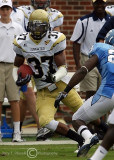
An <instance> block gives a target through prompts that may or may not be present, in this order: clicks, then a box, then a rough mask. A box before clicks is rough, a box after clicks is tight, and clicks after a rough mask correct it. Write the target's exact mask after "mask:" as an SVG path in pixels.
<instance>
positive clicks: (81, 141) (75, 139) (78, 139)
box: [66, 129, 84, 146]
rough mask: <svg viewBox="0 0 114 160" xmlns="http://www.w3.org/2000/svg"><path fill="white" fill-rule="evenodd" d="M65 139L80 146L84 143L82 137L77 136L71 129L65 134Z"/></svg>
mask: <svg viewBox="0 0 114 160" xmlns="http://www.w3.org/2000/svg"><path fill="white" fill-rule="evenodd" d="M66 137H68V138H70V139H72V140H74V141H77V142H78V143H79V145H80V146H81V145H82V144H83V141H84V139H83V137H82V136H80V135H79V134H77V133H76V132H75V131H73V130H71V129H69V131H68V132H67V135H66Z"/></svg>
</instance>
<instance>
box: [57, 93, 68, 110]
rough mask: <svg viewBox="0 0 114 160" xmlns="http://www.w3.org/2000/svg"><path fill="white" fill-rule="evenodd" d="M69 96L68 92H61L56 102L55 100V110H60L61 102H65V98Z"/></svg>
mask: <svg viewBox="0 0 114 160" xmlns="http://www.w3.org/2000/svg"><path fill="white" fill-rule="evenodd" d="M66 96H67V93H66V92H60V93H59V95H58V96H57V98H56V100H55V104H54V106H55V108H58V107H59V105H60V101H61V100H63V99H64V98H65V97H66Z"/></svg>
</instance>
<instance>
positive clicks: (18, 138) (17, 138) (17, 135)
mask: <svg viewBox="0 0 114 160" xmlns="http://www.w3.org/2000/svg"><path fill="white" fill-rule="evenodd" d="M12 142H23V140H22V139H21V133H20V132H17V133H14V134H13V140H12Z"/></svg>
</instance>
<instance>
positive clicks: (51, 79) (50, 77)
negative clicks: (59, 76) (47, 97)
mask: <svg viewBox="0 0 114 160" xmlns="http://www.w3.org/2000/svg"><path fill="white" fill-rule="evenodd" d="M45 77H46V78H45V79H44V80H42V81H43V82H47V83H54V82H55V76H53V74H51V73H50V72H48V75H45Z"/></svg>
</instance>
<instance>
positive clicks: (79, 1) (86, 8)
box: [14, 0, 114, 71]
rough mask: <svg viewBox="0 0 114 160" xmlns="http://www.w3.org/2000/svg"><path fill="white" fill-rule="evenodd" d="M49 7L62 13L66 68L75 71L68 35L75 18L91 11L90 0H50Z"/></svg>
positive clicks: (25, 0) (113, 0) (19, 1)
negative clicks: (65, 40) (65, 41)
mask: <svg viewBox="0 0 114 160" xmlns="http://www.w3.org/2000/svg"><path fill="white" fill-rule="evenodd" d="M14 4H15V5H17V6H19V5H28V4H30V0H16V1H15V0H14ZM108 4H114V0H108ZM51 7H52V8H56V9H57V10H60V11H61V12H62V13H63V14H64V23H63V26H62V27H61V31H62V32H63V33H64V34H65V35H66V37H67V48H66V58H67V64H68V70H69V71H75V63H74V59H73V55H72V42H71V41H70V37H71V35H72V32H73V29H74V26H75V23H76V21H77V19H78V18H80V17H81V16H83V15H85V14H87V13H90V12H91V11H92V3H91V0H51Z"/></svg>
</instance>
